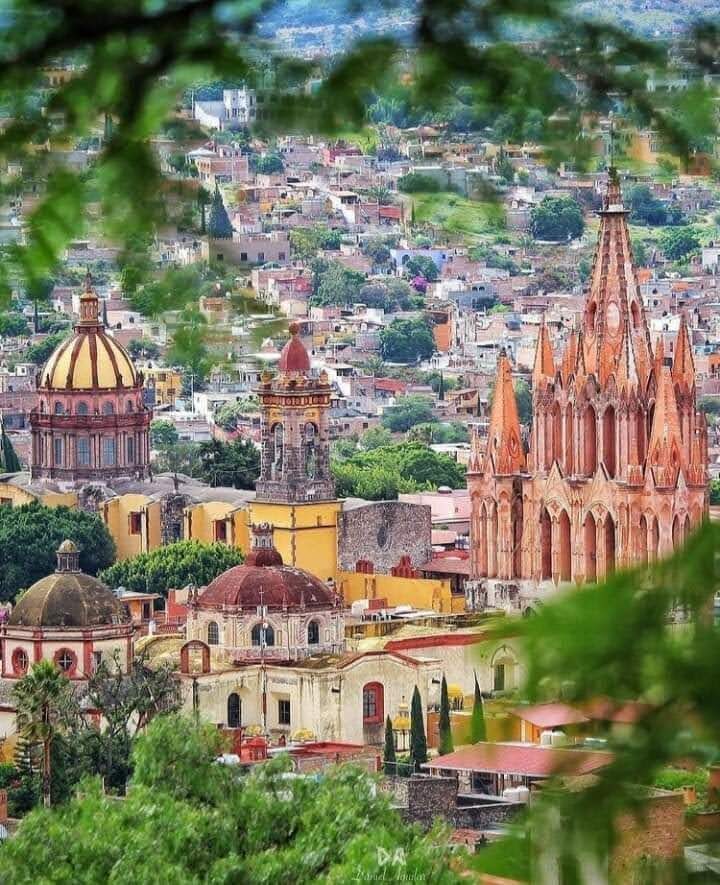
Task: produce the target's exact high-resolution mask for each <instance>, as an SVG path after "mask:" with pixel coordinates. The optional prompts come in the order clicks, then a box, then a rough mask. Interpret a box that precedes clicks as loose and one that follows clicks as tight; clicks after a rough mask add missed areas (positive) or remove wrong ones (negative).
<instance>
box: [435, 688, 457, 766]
mask: <svg viewBox="0 0 720 885" xmlns="http://www.w3.org/2000/svg"><path fill="white" fill-rule="evenodd" d="M453 749H454V747H453V739H452V727H451V726H450V699H449V698H448V688H447V680H446V679H445V674H443V678H442V685H441V686H440V741H439V744H438V751H439V753H440V755H441V756H445V755H446V754H447V753H452V751H453Z"/></svg>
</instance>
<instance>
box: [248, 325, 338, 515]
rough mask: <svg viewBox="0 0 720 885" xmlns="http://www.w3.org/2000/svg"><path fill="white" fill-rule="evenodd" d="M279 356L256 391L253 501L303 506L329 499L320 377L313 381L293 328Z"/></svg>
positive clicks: (325, 389)
mask: <svg viewBox="0 0 720 885" xmlns="http://www.w3.org/2000/svg"><path fill="white" fill-rule="evenodd" d="M290 336H291V337H290V340H289V341H288V342H287V344H286V345H285V347H284V348H283V351H282V354H281V355H280V363H279V367H278V368H279V371H278V374H277V375H276V376H275V377H273V376H272V375H270V373H269V372H268V373H264V374H263V376H262V379H261V384H260V387H259V388H258V390H257V393H258V397H259V399H260V408H261V414H262V424H261V436H262V460H261V467H260V479H259V480H258V482H257V487H256V488H257V499H258V501H273V502H275V501H283V502H287V503H307V502H311V501H332V500H334V499H335V483H334V482H333V479H332V476H331V474H330V439H329V430H328V409H329V408H330V384H329V382H328V377H327V374H326V373H325V372H321V373H320V375H319V376H314V375H312V373H311V370H310V357H309V356H308V352H307V351H306V350H305V347H304V346H303V343H302V341H300V338H299V337H298V327H297V324H296V323H292V324H291V326H290Z"/></svg>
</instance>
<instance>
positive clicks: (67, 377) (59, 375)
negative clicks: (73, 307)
mask: <svg viewBox="0 0 720 885" xmlns="http://www.w3.org/2000/svg"><path fill="white" fill-rule="evenodd" d="M136 385H137V372H136V371H135V367H134V366H133V363H132V360H131V359H130V355H129V354H128V352H127V351H126V350H125V348H124V347H122V345H120V344H118V342H117V341H115V340H114V339H113V338H111V337H110V336H109V335H106V334H105V330H104V329H103V328H102V327H101V326H96V327H92V328H87V329H85V328H82V327H80V326H78V327H77V331H76V333H75V335H73V337H72V338H69V339H68V340H67V341H63V342H62V344H60V345H58V347H57V348H56V349H55V351H54V353H53V354H52V356H51V357H50V359H49V360H48V361H47V363H46V364H45V368H44V369H43V373H42V380H41V382H40V386H41V387H45V388H51V389H53V390H93V389H97V388H101V389H113V388H124V387H135V386H136Z"/></svg>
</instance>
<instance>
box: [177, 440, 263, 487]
mask: <svg viewBox="0 0 720 885" xmlns="http://www.w3.org/2000/svg"><path fill="white" fill-rule="evenodd" d="M193 475H194V476H197V477H198V479H202V481H203V482H206V483H208V485H211V486H213V487H217V486H232V487H233V488H235V489H254V488H255V483H256V481H257V478H258V477H259V476H260V449H258V447H257V446H256V445H255V443H254V442H253V441H252V440H249V439H243V438H238V439H235V440H233V441H232V442H229V443H225V442H221V441H220V440H219V439H213V440H211V441H210V442H205V443H200V445H199V446H198V449H197V467H196V469H195V471H194V472H193Z"/></svg>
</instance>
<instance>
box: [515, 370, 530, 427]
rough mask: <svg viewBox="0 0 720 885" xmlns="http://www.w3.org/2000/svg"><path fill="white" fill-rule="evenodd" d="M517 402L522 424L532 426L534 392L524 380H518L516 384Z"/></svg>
mask: <svg viewBox="0 0 720 885" xmlns="http://www.w3.org/2000/svg"><path fill="white" fill-rule="evenodd" d="M515 401H516V402H517V408H518V417H519V418H520V423H521V424H526V425H527V426H530V425H531V424H532V416H533V406H532V391H531V390H530V385H529V384H528V383H527V381H525V380H524V379H522V378H518V380H517V381H516V382H515Z"/></svg>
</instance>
